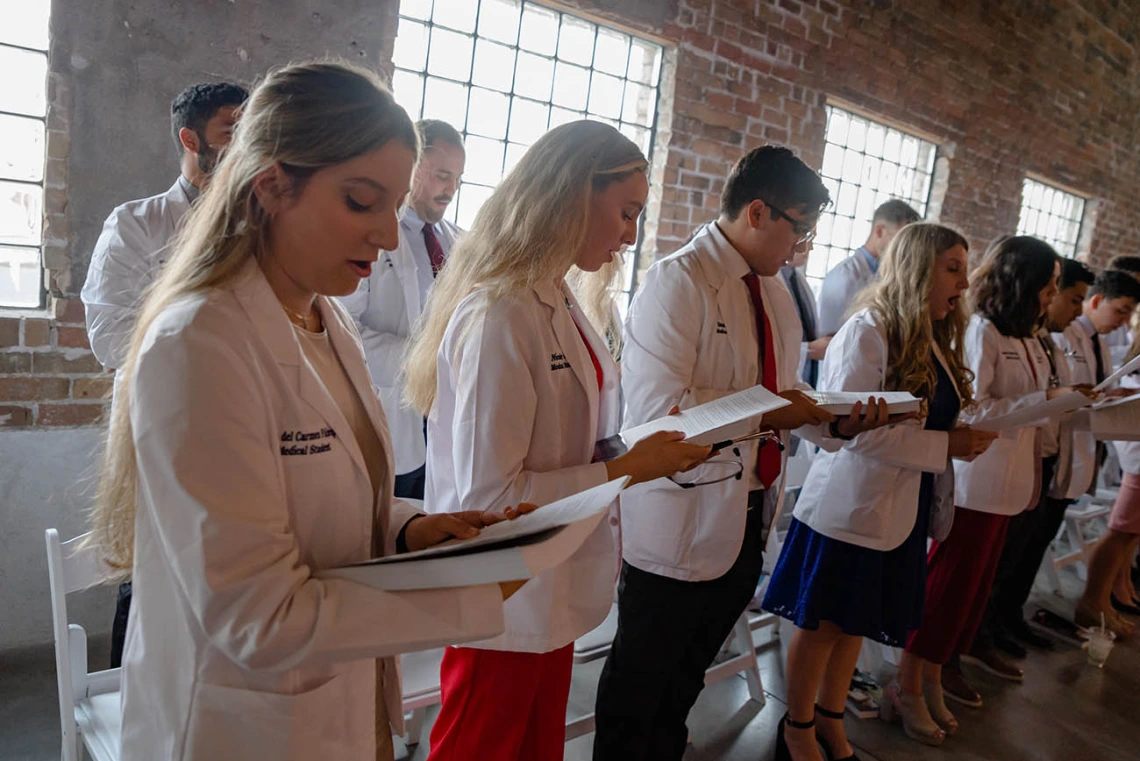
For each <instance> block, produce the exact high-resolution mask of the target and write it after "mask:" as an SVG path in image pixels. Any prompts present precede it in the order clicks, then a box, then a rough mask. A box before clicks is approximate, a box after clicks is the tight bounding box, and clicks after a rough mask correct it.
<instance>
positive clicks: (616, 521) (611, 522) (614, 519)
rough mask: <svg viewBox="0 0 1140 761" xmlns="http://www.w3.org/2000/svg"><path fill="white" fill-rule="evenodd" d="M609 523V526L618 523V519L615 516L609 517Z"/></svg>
mask: <svg viewBox="0 0 1140 761" xmlns="http://www.w3.org/2000/svg"><path fill="white" fill-rule="evenodd" d="M610 525H611V526H616V525H618V519H617V518H610Z"/></svg>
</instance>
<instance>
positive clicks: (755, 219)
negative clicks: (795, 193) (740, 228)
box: [744, 198, 772, 230]
mask: <svg viewBox="0 0 1140 761" xmlns="http://www.w3.org/2000/svg"><path fill="white" fill-rule="evenodd" d="M744 213H745V214H747V215H748V226H749V227H750V228H752V229H753V230H764V229H766V228H767V227H768V224H769V222H771V219H772V214H771V212H770V211H769V210H768V204H766V203H764V202H763V201H762V200H760V199H759V198H757V199H755V200H754V201H752V202H751V203H749V204H748V206H746V207H745V209H744Z"/></svg>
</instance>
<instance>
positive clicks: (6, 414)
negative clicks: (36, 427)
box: [0, 404, 32, 428]
mask: <svg viewBox="0 0 1140 761" xmlns="http://www.w3.org/2000/svg"><path fill="white" fill-rule="evenodd" d="M31 424H32V409H31V407H19V406H17V405H14V404H0V428H20V427H24V426H29V425H31Z"/></svg>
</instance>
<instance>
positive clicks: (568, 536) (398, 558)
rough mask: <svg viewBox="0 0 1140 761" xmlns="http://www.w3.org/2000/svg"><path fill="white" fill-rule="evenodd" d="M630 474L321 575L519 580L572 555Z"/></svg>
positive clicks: (453, 582) (395, 580)
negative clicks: (472, 532)
mask: <svg viewBox="0 0 1140 761" xmlns="http://www.w3.org/2000/svg"><path fill="white" fill-rule="evenodd" d="M628 481H629V478H628V477H627V478H618V479H615V480H613V481H610V482H609V483H605V484H602V485H600V486H595V487H594V488H592V489H587V490H586V491H583V492H579V493H578V494H574V495H571V496H569V497H566V498H564V499H560V500H558V501H557V502H551V503H550V504H548V505H544V506H542V507H540V508H538V509H537V510H535V511H534V512H533V513H530V514H529V515H524V516H522V517H520V518H516V519H515V520H513V521H503V522H502V523H496V524H495V525H493V526H488V527H487V528H485V529H483V530H482V531H481V532H480V534H479V536H477V537H475V538H473V539H464V540H461V539H454V540H451V541H448V542H444V543H442V544H439V545H436V546H435V547H429V548H427V549H424V550H419V551H417V552H405V553H402V554H400V555H389V556H387V557H382V558H376V559H374V560H368V561H365V562H363V563H357V564H354V565H351V566H345V567H343V568H332V569H328V570H324V571H319V572H317V574H316V576H317V577H318V578H325V579H328V578H337V579H349V580H351V581H357V582H359V583H361V584H367V585H368V586H371V587H375V588H377V589H390V590H406V589H439V588H444V587H464V586H471V585H475V584H490V583H494V582H500V581H516V580H520V579H530V578H533V577H535V576H538V575H539V574H541V573H542V572H544V571H547V570H549V569H551V568H553V567H555V566H556V565H558V564H560V563H562V562H564V561H565V560H567V559H568V558H569V557H570V556H571V555H573V554H574V553H575V552H576V551H577V550H578V548H579V547H581V546H582V543H583V542H585V541H586V538H587V537H589V536H590V534H591V533H593V531H594V529H595V528H596V527H597V525H598V523H599V522H600V521H601V520H602V519H603V518H604V517H605V515H606V512H607V511H608V508H609V506H610V504H611V503H613V501H614V499H616V498H617V495H618V493H620V492H621V490H622V489H623V488H625V485H626V483H628Z"/></svg>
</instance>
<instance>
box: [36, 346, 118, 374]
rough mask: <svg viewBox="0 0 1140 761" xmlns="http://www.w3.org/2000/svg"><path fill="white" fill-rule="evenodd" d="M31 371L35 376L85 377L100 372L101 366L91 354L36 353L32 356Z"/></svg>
mask: <svg viewBox="0 0 1140 761" xmlns="http://www.w3.org/2000/svg"><path fill="white" fill-rule="evenodd" d="M32 371H33V372H34V373H35V374H36V375H87V374H91V373H100V372H102V371H103V366H102V365H100V364H99V360H97V359H95V355H93V354H86V353H85V354H79V353H74V354H73V353H71V352H69V353H67V354H64V353H63V352H54V351H53V352H37V353H36V354H33V355H32Z"/></svg>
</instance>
